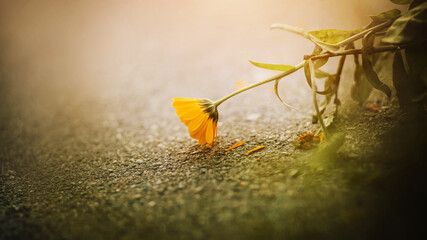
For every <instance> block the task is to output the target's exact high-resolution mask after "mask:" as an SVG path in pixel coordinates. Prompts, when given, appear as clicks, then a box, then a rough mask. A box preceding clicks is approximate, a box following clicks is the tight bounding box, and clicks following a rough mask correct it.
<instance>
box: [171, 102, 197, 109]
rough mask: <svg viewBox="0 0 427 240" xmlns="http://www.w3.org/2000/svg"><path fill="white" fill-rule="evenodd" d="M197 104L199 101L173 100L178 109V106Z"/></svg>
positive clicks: (173, 104)
mask: <svg viewBox="0 0 427 240" xmlns="http://www.w3.org/2000/svg"><path fill="white" fill-rule="evenodd" d="M193 105H194V106H197V105H199V104H198V101H186V102H173V103H172V106H173V107H174V108H176V109H178V108H184V107H188V106H193Z"/></svg>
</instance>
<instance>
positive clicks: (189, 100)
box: [172, 98, 199, 102]
mask: <svg viewBox="0 0 427 240" xmlns="http://www.w3.org/2000/svg"><path fill="white" fill-rule="evenodd" d="M172 101H174V102H191V101H192V102H194V101H199V99H197V98H172Z"/></svg>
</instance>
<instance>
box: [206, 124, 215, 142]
mask: <svg viewBox="0 0 427 240" xmlns="http://www.w3.org/2000/svg"><path fill="white" fill-rule="evenodd" d="M212 122H213V121H212V120H211V119H210V120H209V121H208V124H207V127H206V142H207V143H208V144H210V145H212V142H213V138H214V130H213V126H212Z"/></svg>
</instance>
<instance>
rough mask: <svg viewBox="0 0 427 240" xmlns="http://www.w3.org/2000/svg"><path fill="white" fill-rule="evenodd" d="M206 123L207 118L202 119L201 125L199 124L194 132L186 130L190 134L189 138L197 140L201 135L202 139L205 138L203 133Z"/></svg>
mask: <svg viewBox="0 0 427 240" xmlns="http://www.w3.org/2000/svg"><path fill="white" fill-rule="evenodd" d="M207 121H208V118H207V117H206V118H204V119H203V122H202V124H200V126H199V127H198V128H197V129H195V130H194V131H190V129H188V132H189V133H190V136H191V137H192V138H195V139H197V140H199V139H200V138H201V137H202V135H203V137H205V132H206V123H207Z"/></svg>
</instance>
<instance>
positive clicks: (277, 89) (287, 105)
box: [274, 80, 299, 112]
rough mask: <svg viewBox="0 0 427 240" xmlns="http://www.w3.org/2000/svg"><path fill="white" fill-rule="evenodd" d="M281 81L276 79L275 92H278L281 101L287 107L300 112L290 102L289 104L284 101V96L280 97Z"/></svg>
mask: <svg viewBox="0 0 427 240" xmlns="http://www.w3.org/2000/svg"><path fill="white" fill-rule="evenodd" d="M279 81H280V80H276V81H275V82H274V93H276V96H277V98H279V100H280V102H281V103H282V104H283V105H284V106H285V107H288V108H292V109H294V110H296V111H297V112H299V111H298V109H296V108H294V107H292V106H291V105H289V104H287V103H285V102H283V100H282V98H281V97H280V95H279Z"/></svg>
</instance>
